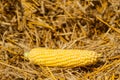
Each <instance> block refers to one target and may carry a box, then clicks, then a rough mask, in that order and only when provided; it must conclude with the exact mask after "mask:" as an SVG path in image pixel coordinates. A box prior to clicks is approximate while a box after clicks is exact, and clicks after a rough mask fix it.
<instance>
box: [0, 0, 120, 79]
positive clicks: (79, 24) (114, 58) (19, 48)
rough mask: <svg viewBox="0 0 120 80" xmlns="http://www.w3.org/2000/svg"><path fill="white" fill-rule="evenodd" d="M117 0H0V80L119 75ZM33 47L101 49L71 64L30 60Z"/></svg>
mask: <svg viewBox="0 0 120 80" xmlns="http://www.w3.org/2000/svg"><path fill="white" fill-rule="evenodd" d="M119 44H120V0H0V80H119V79H120V45H119ZM34 47H46V48H63V49H73V48H74V49H87V50H94V51H96V52H98V53H102V55H103V58H102V59H101V62H98V63H97V64H95V65H92V66H86V67H77V68H73V69H67V68H57V67H52V68H51V67H49V68H48V67H43V66H38V65H34V64H32V63H30V62H29V61H28V60H26V59H25V58H24V56H23V54H24V52H26V51H29V50H30V49H32V48H34Z"/></svg>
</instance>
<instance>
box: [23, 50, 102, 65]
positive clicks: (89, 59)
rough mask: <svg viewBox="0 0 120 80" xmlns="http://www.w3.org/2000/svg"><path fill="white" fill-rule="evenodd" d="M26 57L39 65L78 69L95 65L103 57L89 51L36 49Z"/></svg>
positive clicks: (26, 54)
mask: <svg viewBox="0 0 120 80" xmlns="http://www.w3.org/2000/svg"><path fill="white" fill-rule="evenodd" d="M24 56H25V57H26V58H28V59H29V60H30V61H31V62H33V63H34V64H37V65H42V66H52V67H55V66H58V67H77V66H86V65H91V64H94V63H96V62H97V61H98V58H99V57H100V56H101V55H100V54H97V53H96V52H94V51H88V50H78V49H47V48H34V49H32V50H31V51H30V52H28V53H25V54H24Z"/></svg>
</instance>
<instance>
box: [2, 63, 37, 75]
mask: <svg viewBox="0 0 120 80" xmlns="http://www.w3.org/2000/svg"><path fill="white" fill-rule="evenodd" d="M0 64H2V65H5V66H7V67H10V68H13V69H15V70H18V71H20V72H23V73H24V72H25V73H30V74H37V75H39V73H38V72H36V71H30V70H24V69H20V68H18V67H15V66H12V65H9V64H7V63H5V62H2V61H0Z"/></svg>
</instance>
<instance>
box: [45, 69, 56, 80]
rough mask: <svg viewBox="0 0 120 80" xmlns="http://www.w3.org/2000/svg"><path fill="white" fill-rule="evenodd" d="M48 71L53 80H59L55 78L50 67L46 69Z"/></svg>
mask: <svg viewBox="0 0 120 80" xmlns="http://www.w3.org/2000/svg"><path fill="white" fill-rule="evenodd" d="M46 69H47V70H48V72H49V73H50V75H51V77H52V79H53V80H57V79H56V78H55V76H54V74H53V73H52V72H51V70H50V68H49V67H46Z"/></svg>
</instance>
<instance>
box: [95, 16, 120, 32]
mask: <svg viewBox="0 0 120 80" xmlns="http://www.w3.org/2000/svg"><path fill="white" fill-rule="evenodd" d="M96 18H97V19H98V20H100V21H101V22H103V23H104V24H105V25H107V26H108V27H109V28H111V29H113V30H114V31H116V32H118V33H120V30H118V29H116V28H114V27H113V26H110V25H109V24H108V23H107V22H105V21H103V20H102V19H101V18H99V17H98V16H96Z"/></svg>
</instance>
